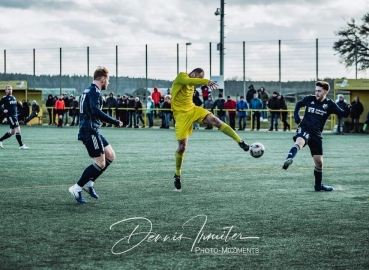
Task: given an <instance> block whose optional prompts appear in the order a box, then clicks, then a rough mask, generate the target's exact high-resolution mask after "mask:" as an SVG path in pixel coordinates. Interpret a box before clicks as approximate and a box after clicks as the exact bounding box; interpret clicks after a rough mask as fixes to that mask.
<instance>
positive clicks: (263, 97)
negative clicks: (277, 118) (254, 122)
mask: <svg viewBox="0 0 369 270" xmlns="http://www.w3.org/2000/svg"><path fill="white" fill-rule="evenodd" d="M260 99H261V102H262V103H263V110H266V109H267V107H268V101H269V94H268V93H267V92H266V91H265V87H264V86H263V87H261V88H260ZM261 119H263V122H267V121H268V112H267V111H263V112H261V118H260V120H261Z"/></svg>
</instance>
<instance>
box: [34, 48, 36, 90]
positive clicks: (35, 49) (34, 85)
mask: <svg viewBox="0 0 369 270" xmlns="http://www.w3.org/2000/svg"><path fill="white" fill-rule="evenodd" d="M33 88H34V89H36V49H35V48H34V49H33Z"/></svg>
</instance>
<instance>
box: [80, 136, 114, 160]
mask: <svg viewBox="0 0 369 270" xmlns="http://www.w3.org/2000/svg"><path fill="white" fill-rule="evenodd" d="M83 144H84V145H85V146H86V149H87V152H88V154H89V156H90V157H92V158H95V157H99V156H100V155H101V154H105V151H104V148H105V147H106V146H108V145H109V142H108V141H107V140H106V139H105V137H104V136H103V135H101V134H91V137H90V139H89V140H86V141H83Z"/></svg>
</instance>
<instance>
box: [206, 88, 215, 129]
mask: <svg viewBox="0 0 369 270" xmlns="http://www.w3.org/2000/svg"><path fill="white" fill-rule="evenodd" d="M213 106H214V100H213V97H212V96H211V95H209V96H208V100H205V102H204V109H207V110H209V111H212V109H213ZM205 129H213V126H211V125H206V128H205Z"/></svg>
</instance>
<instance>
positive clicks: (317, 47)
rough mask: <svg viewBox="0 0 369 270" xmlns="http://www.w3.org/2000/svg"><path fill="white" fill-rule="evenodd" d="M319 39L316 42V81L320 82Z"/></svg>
mask: <svg viewBox="0 0 369 270" xmlns="http://www.w3.org/2000/svg"><path fill="white" fill-rule="evenodd" d="M318 42H319V41H318V39H316V40H315V58H316V59H315V65H316V80H317V81H319V74H318V71H319V69H318V68H319V55H318V53H319V43H318Z"/></svg>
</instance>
